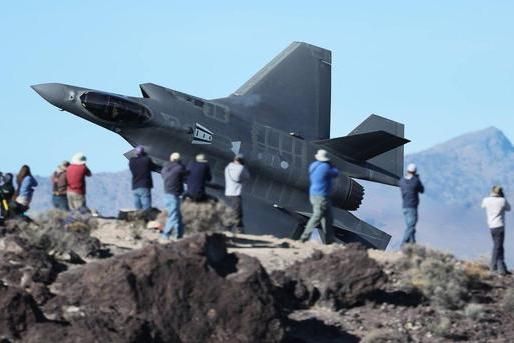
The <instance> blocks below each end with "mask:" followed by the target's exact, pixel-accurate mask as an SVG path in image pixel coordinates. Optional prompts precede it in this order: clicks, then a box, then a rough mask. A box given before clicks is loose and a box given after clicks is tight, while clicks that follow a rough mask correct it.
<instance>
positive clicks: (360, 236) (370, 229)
mask: <svg viewBox="0 0 514 343" xmlns="http://www.w3.org/2000/svg"><path fill="white" fill-rule="evenodd" d="M295 213H296V214H298V215H300V216H302V217H304V218H306V219H308V218H310V217H311V216H312V213H309V212H301V211H295ZM332 227H333V228H334V234H335V236H336V239H337V240H339V241H340V242H343V243H360V244H362V245H364V246H365V247H367V248H371V249H381V250H385V249H386V248H387V245H388V244H389V241H390V240H391V236H390V235H389V234H387V233H385V232H383V231H381V230H379V229H377V228H376V227H374V226H372V225H370V224H368V223H366V222H365V221H362V220H360V219H359V218H357V217H355V216H354V215H353V214H351V213H350V212H348V211H334V223H333V224H332ZM298 238H299V237H298Z"/></svg>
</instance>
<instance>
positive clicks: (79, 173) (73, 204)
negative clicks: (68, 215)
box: [66, 152, 91, 211]
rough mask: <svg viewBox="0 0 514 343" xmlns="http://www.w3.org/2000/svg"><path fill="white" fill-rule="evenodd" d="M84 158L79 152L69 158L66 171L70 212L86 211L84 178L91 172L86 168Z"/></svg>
mask: <svg viewBox="0 0 514 343" xmlns="http://www.w3.org/2000/svg"><path fill="white" fill-rule="evenodd" d="M86 160H87V159H86V156H85V155H84V154H83V153H81V152H79V153H76V154H75V155H73V157H72V158H71V164H70V165H69V166H68V168H67V169H66V182H67V189H66V195H67V197H68V206H69V208H70V210H72V211H73V210H83V211H84V210H86V211H87V206H86V177H88V176H91V171H90V170H89V168H88V167H87V166H86Z"/></svg>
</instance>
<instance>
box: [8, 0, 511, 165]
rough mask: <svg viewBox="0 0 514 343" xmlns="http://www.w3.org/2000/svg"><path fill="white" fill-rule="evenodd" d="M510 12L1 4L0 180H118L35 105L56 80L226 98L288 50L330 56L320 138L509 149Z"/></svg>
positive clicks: (100, 147) (94, 130) (122, 147)
mask: <svg viewBox="0 0 514 343" xmlns="http://www.w3.org/2000/svg"><path fill="white" fill-rule="evenodd" d="M513 17H514V2H511V1H488V2H484V1H439V0H432V1H425V2H420V1H416V2H414V1H394V0H392V1H316V2H314V1H298V0H297V1H287V0H284V1H256V2H247V1H216V2H215V1H169V0H168V1H144V2H143V1H130V0H126V1H87V2H86V1H83V2H74V1H68V2H63V1H53V2H50V1H16V2H14V1H10V2H7V3H5V4H3V6H2V11H0V44H1V48H0V81H1V82H0V118H1V119H0V129H1V131H0V132H1V137H2V138H3V139H2V141H3V149H0V171H15V172H16V171H17V170H18V169H19V168H20V166H21V165H22V164H25V163H26V164H29V165H30V166H31V168H32V170H33V173H35V174H39V175H48V174H50V173H51V171H52V170H53V169H54V168H55V166H56V165H57V164H58V163H59V162H60V161H61V160H63V159H70V158H71V156H72V155H73V154H74V153H75V152H78V151H81V152H84V153H85V154H86V155H87V156H88V161H89V163H88V164H89V165H90V167H91V168H92V170H93V172H95V171H119V170H123V169H126V168H127V161H126V160H125V158H124V157H123V153H124V152H126V151H128V150H129V149H130V146H129V145H128V143H127V142H125V141H124V140H123V139H122V138H121V137H120V136H118V135H116V134H114V133H112V132H110V131H107V130H105V129H103V128H100V127H98V126H95V125H93V124H90V123H89V122H87V121H84V120H82V119H80V118H78V117H75V116H73V115H71V114H69V113H66V112H60V111H58V110H57V109H56V108H55V107H53V106H52V105H50V104H49V103H47V102H46V101H44V100H43V99H42V98H40V97H39V96H38V95H37V94H36V93H35V92H34V91H33V90H32V89H31V88H30V87H29V86H30V85H32V84H38V83H45V82H59V83H67V84H72V85H78V86H84V87H86V88H93V89H100V90H105V91H109V92H113V93H120V94H126V95H131V96H139V95H140V94H139V87H138V85H139V84H140V83H145V82H153V83H157V84H160V85H163V86H166V87H168V88H172V89H176V90H179V91H183V92H186V93H190V94H193V95H197V96H200V97H203V98H207V99H209V98H218V97H223V96H227V95H229V94H230V93H232V92H233V91H234V90H236V89H237V88H238V87H239V86H240V85H242V84H243V83H244V82H245V81H246V80H247V79H249V78H250V77H251V76H252V75H253V74H254V73H255V72H257V71H258V70H259V69H260V68H261V67H263V66H264V65H265V64H266V63H267V62H269V61H270V60H271V59H272V58H273V57H274V56H275V55H276V54H278V53H279V52H280V51H281V50H282V49H284V48H285V47H286V46H287V45H289V44H290V43H291V42H292V41H304V42H307V43H311V44H314V45H318V46H321V47H323V48H326V49H329V50H331V51H332V132H331V134H332V137H339V136H342V135H345V134H347V133H348V132H350V131H351V130H352V129H353V128H354V127H355V126H357V125H358V124H359V123H360V122H361V121H363V120H364V119H365V118H366V117H367V116H368V115H369V114H370V113H376V114H379V115H382V116H385V117H388V118H390V119H393V120H396V121H399V122H402V123H404V124H405V126H406V129H405V133H406V137H407V138H409V139H411V140H412V142H411V143H409V144H407V145H406V152H407V153H413V152H418V151H421V150H424V149H427V148H430V147H431V146H433V145H435V144H437V143H441V142H443V141H446V140H448V139H450V138H453V137H455V136H457V135H460V134H463V133H466V132H469V131H474V130H480V129H483V128H486V127H489V126H496V127H498V128H500V129H501V130H503V131H504V133H505V134H506V135H507V137H509V138H514V96H513V94H514V64H513V61H514V44H512V42H513V37H514V21H512V18H513Z"/></svg>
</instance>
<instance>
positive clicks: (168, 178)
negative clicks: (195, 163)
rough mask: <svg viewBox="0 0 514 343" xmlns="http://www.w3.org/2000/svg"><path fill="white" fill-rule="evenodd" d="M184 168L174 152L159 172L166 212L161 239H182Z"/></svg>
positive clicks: (178, 155) (178, 156) (177, 154)
mask: <svg viewBox="0 0 514 343" xmlns="http://www.w3.org/2000/svg"><path fill="white" fill-rule="evenodd" d="M186 173H187V172H186V168H185V167H184V165H183V164H182V162H181V160H180V154H179V153H178V152H174V153H172V154H171V156H170V162H167V163H166V164H165V165H164V166H163V167H162V170H161V176H162V179H163V183H164V205H165V207H166V210H167V211H168V218H167V220H166V225H165V226H164V229H163V230H162V233H161V238H162V239H164V240H169V239H170V237H173V238H174V239H179V238H182V236H183V235H184V227H183V224H182V214H181V212H180V196H181V195H182V193H184V179H185V176H186Z"/></svg>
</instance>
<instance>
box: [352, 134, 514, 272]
mask: <svg viewBox="0 0 514 343" xmlns="http://www.w3.org/2000/svg"><path fill="white" fill-rule="evenodd" d="M405 162H406V164H408V163H411V162H412V163H415V164H416V165H417V166H418V171H419V174H420V178H421V180H422V182H423V184H424V185H425V194H423V195H421V203H420V207H419V223H418V226H417V239H418V242H420V243H422V244H424V245H428V246H430V247H433V248H437V249H442V250H446V251H448V252H451V253H453V254H456V255H457V256H459V257H462V258H468V259H477V258H481V259H486V260H488V259H489V256H490V250H491V249H492V243H491V237H490V233H489V230H488V228H487V224H486V220H485V213H484V210H483V209H482V208H481V207H480V204H481V200H482V198H483V197H485V196H486V195H488V194H489V191H490V189H491V187H492V186H493V185H495V184H499V185H501V186H502V187H503V188H504V189H505V193H506V195H507V199H508V200H509V202H510V203H511V204H514V196H512V195H511V194H512V193H511V192H513V193H514V175H513V174H512V172H511V171H512V170H514V147H513V146H512V144H511V142H510V141H509V139H508V138H507V137H505V135H504V134H503V133H502V132H501V131H500V130H498V129H497V128H494V127H491V128H487V129H484V130H481V131H476V132H472V133H468V134H465V135H462V136H459V137H456V138H454V139H452V140H449V141H447V142H445V143H442V144H439V145H436V146H434V147H433V148H431V149H428V150H425V151H422V152H419V153H415V154H411V155H407V156H406V158H405ZM364 187H365V189H366V195H365V198H364V202H363V205H362V207H361V208H360V209H359V210H358V213H357V215H358V216H359V217H361V218H362V219H364V220H366V221H369V222H370V223H372V224H373V225H375V226H377V227H379V228H381V229H382V230H384V231H386V232H388V233H389V234H391V235H392V236H393V237H392V240H391V243H390V245H389V248H392V249H396V248H398V247H399V245H400V242H401V238H402V234H403V230H404V228H405V224H404V222H403V215H402V213H401V197H400V192H399V190H398V189H397V188H395V187H384V186H382V185H378V184H373V183H369V182H366V183H364ZM511 217H512V214H508V215H507V228H506V230H507V233H506V238H505V244H506V246H505V247H506V259H507V261H508V262H509V266H511V267H514V240H513V239H512V233H511V232H513V230H514V227H510V226H509V223H510V218H511Z"/></svg>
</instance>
